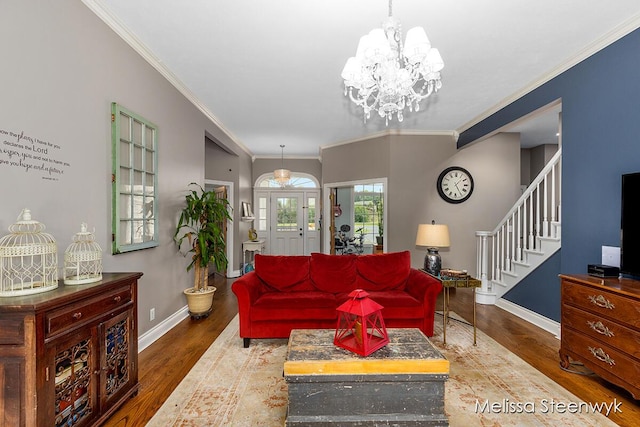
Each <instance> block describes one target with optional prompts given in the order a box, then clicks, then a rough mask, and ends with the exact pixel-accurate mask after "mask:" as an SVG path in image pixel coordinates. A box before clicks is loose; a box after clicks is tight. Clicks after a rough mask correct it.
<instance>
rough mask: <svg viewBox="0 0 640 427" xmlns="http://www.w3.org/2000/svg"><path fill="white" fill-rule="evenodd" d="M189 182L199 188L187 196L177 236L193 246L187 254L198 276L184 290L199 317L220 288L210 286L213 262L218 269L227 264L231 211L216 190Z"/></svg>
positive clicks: (193, 313) (207, 309) (189, 268)
mask: <svg viewBox="0 0 640 427" xmlns="http://www.w3.org/2000/svg"><path fill="white" fill-rule="evenodd" d="M189 185H190V186H197V188H196V189H193V190H191V192H190V193H188V194H187V195H186V197H185V202H186V205H185V206H184V208H183V209H182V212H181V213H180V219H179V220H178V225H177V226H176V232H175V234H174V236H173V239H174V241H175V242H176V243H177V245H178V247H179V248H182V243H183V241H184V240H185V239H186V240H187V241H188V245H189V250H188V251H187V252H183V255H185V256H186V255H187V254H188V253H191V254H192V255H191V262H190V263H189V265H188V266H187V271H191V269H195V277H194V284H193V287H192V288H188V289H186V290H185V291H184V294H185V295H186V297H187V304H188V306H189V313H190V314H191V317H194V318H198V317H201V316H207V315H208V314H209V312H210V311H211V305H212V303H213V294H214V293H215V291H216V288H215V287H214V286H209V264H211V263H213V264H214V265H215V266H216V269H217V270H218V271H225V270H226V268H227V263H228V260H227V255H226V242H225V235H224V229H225V223H226V221H227V220H230V219H231V215H230V214H229V210H228V208H229V202H228V200H226V199H219V198H217V197H216V194H215V192H214V191H205V190H204V189H203V188H202V186H200V185H199V184H196V183H194V182H192V183H191V184H189ZM181 251H182V250H181Z"/></svg>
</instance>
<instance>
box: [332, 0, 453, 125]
mask: <svg viewBox="0 0 640 427" xmlns="http://www.w3.org/2000/svg"><path fill="white" fill-rule="evenodd" d="M391 3H392V0H389V18H388V19H387V20H385V21H384V22H383V23H382V28H376V29H374V30H371V32H370V33H369V34H367V35H365V36H362V37H361V38H360V43H358V50H357V51H356V56H354V57H351V58H349V59H348V60H347V63H346V64H345V66H344V69H343V70H342V78H343V79H344V94H345V96H346V95H347V94H349V97H350V98H351V101H353V102H354V103H355V104H356V105H357V106H359V107H362V109H363V111H364V121H365V123H366V122H367V120H368V119H369V118H370V117H371V110H375V111H377V112H378V114H379V115H380V117H384V119H385V122H386V124H387V125H389V120H390V119H393V115H394V114H395V115H396V117H397V118H398V121H399V122H402V120H403V119H404V116H403V110H404V108H405V107H406V106H407V104H408V106H409V111H413V110H415V111H419V110H420V104H419V103H420V101H422V100H423V99H425V98H427V97H428V96H429V95H431V94H432V93H433V92H437V91H438V89H440V88H441V87H442V82H441V81H440V70H442V69H443V68H444V62H443V61H442V57H441V56H440V52H438V49H436V48H432V47H431V43H429V39H428V38H427V34H426V33H425V31H424V29H423V28H422V27H414V28H411V29H410V30H409V31H408V32H407V39H406V41H405V43H404V46H403V44H402V32H401V31H400V22H399V21H398V20H397V19H395V18H393V16H392V13H391Z"/></svg>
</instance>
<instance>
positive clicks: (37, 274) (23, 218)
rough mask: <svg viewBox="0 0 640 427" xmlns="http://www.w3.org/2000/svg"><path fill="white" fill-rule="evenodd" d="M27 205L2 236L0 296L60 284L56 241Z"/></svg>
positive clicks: (41, 290) (34, 290)
mask: <svg viewBox="0 0 640 427" xmlns="http://www.w3.org/2000/svg"><path fill="white" fill-rule="evenodd" d="M44 229H45V226H44V224H42V223H41V222H38V221H35V220H32V219H31V211H30V210H29V209H23V210H22V212H21V213H20V216H19V217H18V221H17V222H16V223H15V224H12V225H10V226H9V232H10V233H11V234H7V235H6V236H4V237H3V238H2V239H0V297H13V296H18V295H30V294H37V293H40V292H46V291H50V290H52V289H56V288H57V287H58V249H57V247H56V241H55V239H54V238H53V236H51V235H50V234H48V233H45V232H44Z"/></svg>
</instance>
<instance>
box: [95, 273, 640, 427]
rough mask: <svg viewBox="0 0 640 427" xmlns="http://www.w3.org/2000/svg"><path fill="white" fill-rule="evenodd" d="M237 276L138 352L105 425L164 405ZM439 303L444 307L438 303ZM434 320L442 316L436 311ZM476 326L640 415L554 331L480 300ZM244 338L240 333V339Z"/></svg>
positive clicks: (134, 426) (456, 306) (583, 389)
mask: <svg viewBox="0 0 640 427" xmlns="http://www.w3.org/2000/svg"><path fill="white" fill-rule="evenodd" d="M232 282H233V280H231V279H229V280H228V279H224V278H221V277H216V279H215V283H214V286H216V287H217V288H218V291H217V292H216V295H215V298H214V308H213V312H212V313H211V315H210V316H209V317H208V318H206V319H200V320H191V319H185V320H183V321H182V322H181V323H180V324H178V325H177V326H176V327H175V328H173V329H172V330H171V331H169V332H167V333H166V334H165V335H164V336H163V337H161V338H160V339H158V340H157V341H156V342H154V343H153V344H152V345H150V346H149V347H148V348H146V349H145V350H144V351H142V352H141V353H140V355H139V380H140V391H139V392H138V394H137V396H135V397H133V398H132V399H130V400H129V401H128V402H127V403H126V404H125V405H124V406H123V407H122V408H120V410H118V411H117V412H116V413H114V415H113V416H112V417H111V418H110V419H109V420H108V421H107V423H106V424H104V425H105V426H107V427H116V426H117V427H138V426H144V425H145V424H146V423H147V421H148V420H149V419H151V417H152V416H153V414H154V413H155V412H156V411H157V410H158V408H160V406H162V404H163V402H164V401H165V400H166V399H167V397H168V396H169V395H170V394H171V392H172V391H173V389H174V388H175V387H176V386H177V385H178V384H179V383H180V381H181V380H182V379H183V378H184V377H185V375H186V374H187V373H188V372H189V370H190V369H191V367H192V366H193V365H194V364H195V363H196V362H197V360H198V359H199V358H200V356H201V355H202V354H203V353H204V352H205V351H206V350H207V348H209V346H210V345H211V343H212V342H213V341H214V340H215V339H216V338H217V337H218V335H219V334H220V333H221V332H222V331H223V330H224V328H225V327H226V326H227V324H228V323H229V321H230V320H231V319H233V317H234V316H235V315H236V314H237V302H236V298H235V295H234V294H233V293H232V292H231V283H232ZM437 307H441V302H440V301H439V302H438V305H437ZM472 307H473V306H472V294H471V290H470V289H456V290H455V291H454V292H452V293H451V309H452V310H453V311H455V312H456V313H458V314H459V315H461V316H462V317H464V318H465V319H467V320H471V319H472V316H473V312H472ZM436 321H441V318H440V317H439V316H436ZM477 324H478V329H480V330H481V331H483V332H484V333H485V334H487V335H489V336H490V337H492V338H493V339H494V340H496V341H497V342H499V343H500V344H502V345H503V346H504V347H506V348H507V349H508V350H510V351H512V352H513V353H515V354H517V355H518V356H519V357H520V358H522V359H523V360H525V361H526V362H527V363H529V364H530V365H532V366H533V367H534V368H536V369H538V370H539V371H540V372H542V373H544V374H545V375H547V376H548V377H549V378H551V379H552V380H554V381H556V382H557V383H558V384H560V385H562V386H563V387H565V388H566V389H568V390H569V391H571V392H572V393H573V394H575V395H576V396H578V397H579V398H581V399H583V400H585V401H587V402H607V403H608V402H612V401H613V400H614V399H617V401H618V402H622V404H621V409H622V413H616V414H612V415H611V416H610V419H611V420H612V421H614V422H616V423H617V424H619V425H621V426H625V427H626V426H635V425H637V424H638V420H640V401H635V400H633V398H632V397H631V395H630V394H629V393H627V392H626V391H625V390H623V389H620V388H619V387H616V386H614V385H611V384H609V383H607V382H606V381H604V380H602V379H600V378H599V377H597V376H584V375H578V374H573V373H569V372H565V371H563V370H561V369H560V367H559V363H558V362H559V359H558V349H559V345H560V342H559V340H558V339H557V338H556V337H555V336H553V335H552V334H550V333H548V332H545V331H543V330H542V329H540V328H538V327H536V326H533V325H531V324H530V323H528V322H526V321H524V320H522V319H520V318H518V317H516V316H514V315H512V314H510V313H508V312H506V311H504V310H502V309H500V308H498V307H496V306H487V305H481V304H478V305H477ZM238 339H240V338H238Z"/></svg>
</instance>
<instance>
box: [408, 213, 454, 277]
mask: <svg viewBox="0 0 640 427" xmlns="http://www.w3.org/2000/svg"><path fill="white" fill-rule="evenodd" d="M449 245H450V242H449V227H448V226H446V225H444V224H436V222H435V221H431V224H419V225H418V235H417V236H416V246H426V247H427V254H426V255H425V257H424V269H425V270H426V271H427V272H428V273H429V274H433V275H434V276H438V275H439V274H440V269H441V268H442V259H441V258H440V254H439V253H438V248H448V247H449Z"/></svg>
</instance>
